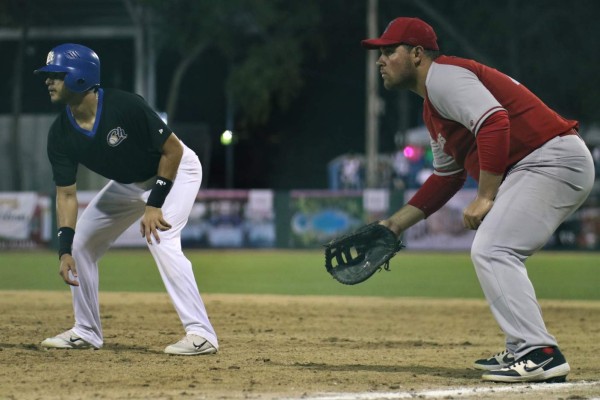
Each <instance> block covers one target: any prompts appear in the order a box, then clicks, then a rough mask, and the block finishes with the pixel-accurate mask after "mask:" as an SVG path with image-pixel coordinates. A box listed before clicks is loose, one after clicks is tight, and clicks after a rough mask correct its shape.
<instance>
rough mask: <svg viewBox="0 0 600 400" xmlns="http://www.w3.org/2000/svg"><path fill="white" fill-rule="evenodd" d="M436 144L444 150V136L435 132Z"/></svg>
mask: <svg viewBox="0 0 600 400" xmlns="http://www.w3.org/2000/svg"><path fill="white" fill-rule="evenodd" d="M437 144H438V145H439V146H440V148H441V149H442V150H444V146H445V145H446V138H445V137H443V136H442V134H441V133H438V134H437Z"/></svg>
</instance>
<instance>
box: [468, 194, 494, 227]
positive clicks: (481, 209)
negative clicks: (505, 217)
mask: <svg viewBox="0 0 600 400" xmlns="http://www.w3.org/2000/svg"><path fill="white" fill-rule="evenodd" d="M493 205H494V200H490V199H486V198H484V197H479V196H477V198H475V200H473V201H472V202H471V204H469V205H468V206H467V208H465V209H464V211H463V223H464V225H465V228H467V229H477V228H479V225H481V221H483V218H484V217H485V216H486V215H487V213H488V212H490V210H491V209H492V206H493Z"/></svg>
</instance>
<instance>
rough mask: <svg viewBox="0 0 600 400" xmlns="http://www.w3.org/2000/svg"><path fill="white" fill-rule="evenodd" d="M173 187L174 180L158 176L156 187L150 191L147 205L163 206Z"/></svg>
mask: <svg viewBox="0 0 600 400" xmlns="http://www.w3.org/2000/svg"><path fill="white" fill-rule="evenodd" d="M171 187H173V181H170V180H169V179H167V178H163V177H162V176H157V177H156V182H154V187H153V188H152V191H151V192H150V196H148V201H147V202H146V205H147V206H151V207H156V208H161V207H162V206H163V204H164V203H165V199H166V198H167V195H168V194H169V192H170V191H171Z"/></svg>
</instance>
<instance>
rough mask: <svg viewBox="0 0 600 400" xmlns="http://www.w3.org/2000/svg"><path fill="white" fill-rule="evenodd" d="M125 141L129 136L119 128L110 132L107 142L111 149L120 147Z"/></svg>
mask: <svg viewBox="0 0 600 400" xmlns="http://www.w3.org/2000/svg"><path fill="white" fill-rule="evenodd" d="M125 139H127V134H126V133H125V130H124V129H123V128H121V127H117V128H115V129H113V130H111V131H110V132H108V136H107V137H106V142H107V143H108V145H109V146H110V147H116V146H118V145H120V144H121V142H122V141H123V140H125Z"/></svg>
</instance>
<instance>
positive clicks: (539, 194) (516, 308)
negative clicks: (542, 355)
mask: <svg viewBox="0 0 600 400" xmlns="http://www.w3.org/2000/svg"><path fill="white" fill-rule="evenodd" d="M593 184H594V163H593V159H592V156H591V154H590V152H589V150H588V148H587V147H586V145H585V143H584V142H583V141H582V140H581V138H580V137H579V136H578V135H568V136H559V137H556V138H554V139H552V140H550V141H549V142H547V143H546V144H544V145H543V146H542V147H540V148H538V149H537V150H535V151H534V152H532V153H531V154H529V155H528V156H527V157H525V158H524V159H523V160H521V161H520V162H519V163H517V164H516V165H515V166H514V167H513V168H512V169H511V171H510V172H509V174H508V175H507V177H506V179H505V180H504V182H503V183H502V185H501V186H500V189H499V192H498V195H497V196H496V199H495V202H494V206H493V207H492V209H491V210H490V212H489V213H488V215H486V217H485V218H484V220H483V222H482V223H481V225H480V226H479V229H478V230H477V233H476V235H475V239H474V241H473V245H472V248H471V259H472V260H473V263H474V265H475V271H476V272H477V277H478V279H479V283H480V284H481V288H482V290H483V292H484V294H485V297H486V299H487V301H488V303H489V306H490V308H491V310H492V314H493V315H494V317H495V319H496V321H497V322H498V324H499V325H500V328H501V329H502V331H503V332H504V334H505V336H506V348H507V349H508V350H509V351H510V352H511V353H514V354H515V356H516V357H517V358H519V357H521V356H523V355H525V354H527V353H528V352H530V351H531V350H534V349H536V348H540V347H546V346H556V345H557V342H556V339H555V338H554V337H553V336H552V335H550V334H549V333H548V331H547V329H546V325H545V324H544V320H543V318H542V312H541V308H540V305H539V304H538V301H537V299H536V295H535V290H534V288H533V285H532V283H531V281H530V280H529V277H528V275H527V270H526V268H525V261H526V260H527V258H528V257H529V256H531V255H533V254H534V253H535V252H536V251H537V250H539V249H540V248H542V247H543V246H544V245H545V244H546V242H547V241H548V239H549V238H550V237H551V235H552V233H553V232H554V231H555V230H556V229H557V228H558V226H559V225H560V224H561V223H562V222H563V221H564V220H565V219H566V218H567V217H568V216H569V215H571V214H572V213H573V212H574V211H575V210H577V209H578V208H579V207H580V206H581V205H582V204H583V202H584V201H585V199H586V198H587V197H588V195H589V193H590V191H591V189H592V186H593ZM565 268H568V265H565ZM566 273H568V272H567V270H565V274H566Z"/></svg>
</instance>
